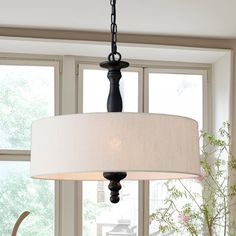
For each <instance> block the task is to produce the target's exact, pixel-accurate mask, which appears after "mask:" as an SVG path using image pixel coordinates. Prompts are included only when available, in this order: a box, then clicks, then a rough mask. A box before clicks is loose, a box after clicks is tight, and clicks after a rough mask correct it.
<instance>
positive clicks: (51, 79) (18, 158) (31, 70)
mask: <svg viewBox="0 0 236 236" xmlns="http://www.w3.org/2000/svg"><path fill="white" fill-rule="evenodd" d="M45 64H47V63H45ZM48 64H49V65H43V63H36V62H35V63H32V62H30V63H28V62H25V63H22V64H20V62H19V61H18V62H17V63H16V64H14V63H13V64H7V65H6V64H2V65H0V101H1V102H0V134H1V135H0V154H1V155H0V160H1V161H0V194H1V198H0V235H10V234H11V230H12V229H13V226H14V224H15V222H16V220H17V218H18V217H19V216H20V214H21V213H23V212H24V211H29V212H30V215H29V216H28V217H27V218H26V220H25V221H24V224H22V226H21V227H20V229H19V232H18V235H20V236H21V235H22V236H23V235H36V236H42V235H44V236H52V235H53V234H54V215H55V214H54V210H55V209H54V182H53V181H39V180H33V179H31V178H30V172H29V164H30V163H29V150H30V138H31V124H32V122H33V121H35V120H38V119H41V118H43V117H48V116H53V115H54V114H55V109H54V107H55V91H54V87H55V81H56V80H55V65H56V64H55V63H48ZM3 226H4V227H3Z"/></svg>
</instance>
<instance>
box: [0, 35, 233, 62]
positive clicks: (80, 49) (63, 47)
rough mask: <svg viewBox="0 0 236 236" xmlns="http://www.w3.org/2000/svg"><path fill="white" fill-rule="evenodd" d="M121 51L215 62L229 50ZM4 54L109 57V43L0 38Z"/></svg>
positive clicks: (143, 56) (145, 48) (121, 47)
mask: <svg viewBox="0 0 236 236" xmlns="http://www.w3.org/2000/svg"><path fill="white" fill-rule="evenodd" d="M118 51H119V52H120V53H121V54H122V56H123V58H124V59H135V60H149V61H150V60H153V61H156V60H157V61H179V62H195V63H214V62H215V61H217V60H218V59H219V58H221V57H222V56H224V55H225V54H226V53H229V50H223V49H222V50H219V49H200V48H187V47H171V46H161V45H159V46H156V45H143V44H141V45H129V44H119V45H118ZM0 52H1V53H24V54H27V53H29V54H43V55H77V56H84V57H103V58H105V57H107V55H108V54H109V53H110V44H109V43H95V42H92V43H91V42H90V43H88V42H79V41H65V40H57V41H54V40H43V39H18V38H11V39H10V38H4V37H2V38H0Z"/></svg>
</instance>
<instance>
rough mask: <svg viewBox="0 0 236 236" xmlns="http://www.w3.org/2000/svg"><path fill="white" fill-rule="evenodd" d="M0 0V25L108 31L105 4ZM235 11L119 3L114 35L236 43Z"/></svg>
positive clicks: (187, 3) (223, 6)
mask: <svg viewBox="0 0 236 236" xmlns="http://www.w3.org/2000/svg"><path fill="white" fill-rule="evenodd" d="M0 1H1V8H0V26H7V27H30V28H49V29H73V30H89V31H108V29H109V24H110V5H109V3H110V1H109V0H59V1H58V0H50V1H48V0H41V1H34V0H21V1H17V0H7V1H3V0H0ZM235 9H236V1H235V0H118V1H117V10H118V16H117V19H118V30H119V32H123V33H139V34H155V35H177V36H200V37H201V36H203V37H220V38H236V10H235Z"/></svg>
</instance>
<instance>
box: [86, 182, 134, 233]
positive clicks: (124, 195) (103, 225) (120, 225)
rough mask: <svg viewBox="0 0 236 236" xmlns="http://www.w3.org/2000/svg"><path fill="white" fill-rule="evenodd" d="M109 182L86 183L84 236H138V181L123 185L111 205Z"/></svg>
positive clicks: (123, 183)
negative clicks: (116, 200) (117, 200)
mask: <svg viewBox="0 0 236 236" xmlns="http://www.w3.org/2000/svg"><path fill="white" fill-rule="evenodd" d="M109 197H110V192H109V190H108V182H107V181H86V182H83V236H91V235H93V236H121V235H124V236H137V235H138V234H137V230H138V229H137V228H138V181H123V182H122V190H121V192H120V198H121V200H120V202H119V203H118V204H112V203H110V200H109Z"/></svg>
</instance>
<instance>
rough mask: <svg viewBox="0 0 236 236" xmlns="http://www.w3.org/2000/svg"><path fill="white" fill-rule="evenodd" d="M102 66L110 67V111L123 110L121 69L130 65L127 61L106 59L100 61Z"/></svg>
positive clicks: (108, 100) (108, 105) (108, 101)
mask: <svg viewBox="0 0 236 236" xmlns="http://www.w3.org/2000/svg"><path fill="white" fill-rule="evenodd" d="M100 66H101V67H102V68H106V69H108V74H107V78H108V79H109V81H110V91H109V95H108V99H107V111H108V112H122V107H123V106H122V98H121V94H120V85H119V81H120V79H121V76H122V75H121V69H123V68H126V67H128V66H129V63H128V62H125V61H105V62H102V63H100Z"/></svg>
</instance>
